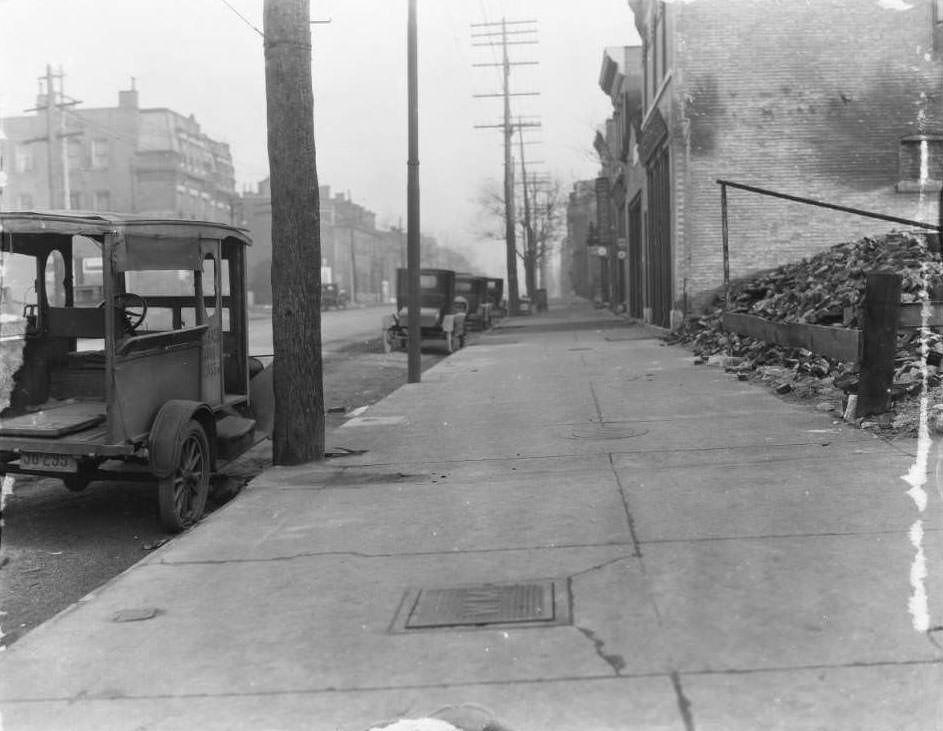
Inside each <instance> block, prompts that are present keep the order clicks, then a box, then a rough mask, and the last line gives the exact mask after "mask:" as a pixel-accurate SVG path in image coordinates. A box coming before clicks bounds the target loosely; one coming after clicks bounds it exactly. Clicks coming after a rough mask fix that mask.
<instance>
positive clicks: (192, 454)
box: [157, 419, 210, 533]
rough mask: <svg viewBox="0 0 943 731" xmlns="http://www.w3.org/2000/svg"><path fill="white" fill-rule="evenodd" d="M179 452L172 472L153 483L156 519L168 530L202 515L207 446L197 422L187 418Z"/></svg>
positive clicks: (206, 492)
mask: <svg viewBox="0 0 943 731" xmlns="http://www.w3.org/2000/svg"><path fill="white" fill-rule="evenodd" d="M180 437H181V438H180V455H179V457H178V458H177V465H176V466H175V467H174V471H173V474H172V475H170V476H169V477H167V478H165V479H162V480H161V481H160V482H159V483H158V485H157V502H158V506H159V508H160V521H161V523H162V524H163V526H164V528H165V529H166V530H167V531H169V532H171V533H179V532H180V531H182V530H184V529H186V528H189V527H190V526H191V525H193V524H194V523H196V522H197V521H199V519H200V518H202V517H203V511H204V510H205V509H206V499H207V496H208V495H209V491H210V445H209V441H208V440H207V438H206V432H205V431H204V430H203V427H202V426H200V423H199V422H198V421H196V420H194V419H191V420H190V421H189V422H188V423H187V425H186V426H185V427H184V429H183V433H182V434H181V435H180Z"/></svg>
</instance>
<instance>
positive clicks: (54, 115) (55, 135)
mask: <svg viewBox="0 0 943 731" xmlns="http://www.w3.org/2000/svg"><path fill="white" fill-rule="evenodd" d="M64 76H65V75H64V74H63V72H62V69H61V68H60V69H59V73H58V74H54V73H53V71H52V66H50V65H48V64H47V65H46V74H45V76H40V77H39V82H40V84H39V91H40V94H41V95H42V96H43V97H44V101H43V104H42V105H41V106H37V107H33V108H32V109H27V110H26V111H27V112H39V111H42V112H43V113H44V114H45V116H46V134H45V135H44V136H43V137H34V138H32V139H28V140H23V141H22V144H31V143H36V142H45V143H46V185H47V191H48V193H47V196H48V197H47V206H46V207H47V208H53V209H54V208H62V209H64V210H68V209H69V208H71V205H70V204H71V198H72V195H71V192H70V186H69V147H68V138H69V137H75V136H77V135H81V134H82V132H81V131H76V132H66V128H65V115H64V114H63V113H62V110H63V109H65V107H71V106H75V105H76V104H81V102H80V101H78V100H77V99H69V98H67V97H66V95H65V93H64V92H63V90H62V81H63V78H64ZM56 79H58V80H59V89H58V91H57V90H56ZM57 151H58V153H59V155H58V158H59V159H58V161H57V160H56V157H57V155H56V153H57ZM60 171H61V175H60ZM60 181H61V182H60Z"/></svg>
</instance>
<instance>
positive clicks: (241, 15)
mask: <svg viewBox="0 0 943 731" xmlns="http://www.w3.org/2000/svg"><path fill="white" fill-rule="evenodd" d="M220 2H221V3H222V4H223V5H225V6H226V7H227V8H229V9H230V10H232V11H233V12H234V13H235V14H236V15H237V16H239V19H240V20H241V21H242V22H243V23H245V24H246V25H247V26H249V27H250V28H252V30H254V31H255V32H256V33H258V34H259V35H260V36H262V38H263V39H264V38H265V33H263V32H262V31H260V30H259V29H258V27H256V26H255V25H253V24H252V22H251V21H250V20H249V19H248V18H246V17H245V16H244V15H243V14H242V13H240V12H239V11H238V10H236V9H235V8H234V7H233V6H232V5H230V4H229V3H228V2H227V1H226V0H220Z"/></svg>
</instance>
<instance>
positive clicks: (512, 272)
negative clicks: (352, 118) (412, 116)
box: [472, 18, 540, 315]
mask: <svg viewBox="0 0 943 731" xmlns="http://www.w3.org/2000/svg"><path fill="white" fill-rule="evenodd" d="M536 22H537V21H536V20H513V21H509V20H506V19H504V18H502V19H501V22H500V23H474V24H472V28H473V29H475V28H478V29H481V30H479V31H474V30H473V31H472V40H473V42H472V46H475V47H481V46H489V47H492V48H494V47H496V46H498V45H499V44H498V43H496V41H497V40H498V39H500V47H501V62H500V63H476V64H472V66H479V67H481V66H500V67H501V69H502V75H503V84H502V91H501V93H500V94H475V95H474V96H476V97H500V98H501V99H503V101H504V120H503V122H501V123H500V124H476V125H475V128H476V129H485V128H497V129H501V130H502V132H503V134H504V235H505V245H506V248H505V254H506V262H507V278H508V306H509V309H510V311H511V314H512V315H516V314H519V313H520V293H519V292H518V286H517V242H516V240H515V214H514V161H513V160H512V158H511V143H512V136H513V135H514V125H513V123H512V122H511V97H512V96H538V95H539V93H540V92H536V91H531V92H516V93H512V92H511V67H512V66H534V65H536V64H537V61H516V62H512V61H511V60H510V58H509V56H508V46H512V45H533V44H536V43H537V40H536V39H535V38H534V37H533V35H532V34H534V33H536V32H537V29H536V28H535V27H533V26H534V24H535V23H536ZM509 25H510V26H514V28H515V29H512V30H510V31H509V30H508V26H509ZM509 35H511V36H516V35H520V36H524V38H523V39H521V40H510V41H509V40H508V36H509ZM476 39H479V40H480V42H477V43H475V42H474V41H475V40H476ZM523 124H525V125H526V126H529V127H539V126H540V125H539V123H533V122H530V123H523Z"/></svg>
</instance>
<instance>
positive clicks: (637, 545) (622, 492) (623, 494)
mask: <svg viewBox="0 0 943 731" xmlns="http://www.w3.org/2000/svg"><path fill="white" fill-rule="evenodd" d="M608 456H609V469H610V470H612V476H613V477H614V478H615V480H616V487H618V488H619V497H620V498H622V509H623V510H624V511H625V519H626V522H627V523H628V526H629V535H630V536H631V537H632V546H633V548H634V551H635V556H636V558H642V545H641V542H640V541H639V539H638V533H637V532H636V530H635V518H634V517H633V516H632V511H631V510H630V509H629V496H628V494H627V491H626V489H625V485H623V484H622V478H621V477H619V471H618V470H617V469H616V464H615V462H614V461H613V459H612V453H611V452H610V453H609V455H608ZM643 570H644V566H643Z"/></svg>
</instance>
